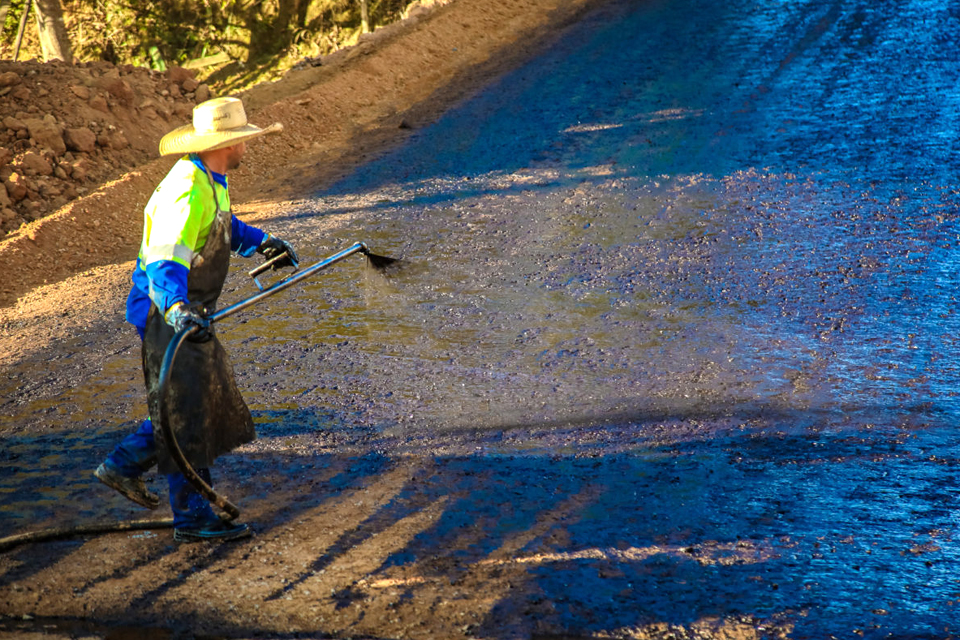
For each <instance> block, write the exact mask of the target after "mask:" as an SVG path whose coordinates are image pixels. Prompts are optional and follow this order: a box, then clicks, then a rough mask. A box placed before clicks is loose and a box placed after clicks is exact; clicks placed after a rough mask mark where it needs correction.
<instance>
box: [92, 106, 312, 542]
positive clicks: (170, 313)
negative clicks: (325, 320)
mask: <svg viewBox="0 0 960 640" xmlns="http://www.w3.org/2000/svg"><path fill="white" fill-rule="evenodd" d="M282 128H283V127H282V126H281V125H280V124H279V123H276V124H274V125H271V126H270V127H267V128H266V129H261V128H260V127H257V126H255V125H252V124H248V123H247V116H246V113H245V111H244V108H243V103H242V102H241V101H240V100H239V99H237V98H214V99H212V100H207V101H206V102H203V103H201V104H199V105H197V106H196V107H194V109H193V121H192V123H191V124H188V125H184V126H182V127H178V128H177V129H174V130H173V131H171V132H170V133H168V134H167V135H165V136H164V137H163V138H162V139H161V140H160V154H161V155H164V156H166V155H174V154H175V155H179V156H181V157H180V158H179V159H178V161H177V162H176V164H174V165H173V168H171V169H170V172H169V173H168V174H167V175H166V177H165V178H164V179H163V181H162V182H161V183H160V184H159V186H158V187H157V188H156V190H155V191H154V192H153V195H152V196H151V198H150V200H149V202H148V203H147V206H146V208H145V209H144V225H143V241H142V243H141V245H140V254H139V256H138V258H137V263H136V266H135V268H134V271H133V278H132V279H133V287H132V288H131V290H130V294H129V296H128V298H127V313H126V317H127V321H128V322H130V323H131V324H132V325H133V326H134V327H136V329H137V332H138V333H139V334H140V339H141V341H142V359H143V373H144V380H145V383H146V387H147V399H148V408H149V413H150V416H151V417H152V418H153V420H150V419H148V420H146V421H145V422H143V424H141V425H140V428H139V429H138V430H137V431H136V432H135V433H133V434H130V435H129V436H127V437H126V438H125V439H123V441H121V442H120V443H119V444H118V445H117V446H116V448H115V449H114V450H113V451H112V452H111V453H110V455H109V456H107V459H106V460H105V461H104V462H103V464H101V465H100V466H99V467H98V468H97V470H96V471H95V472H94V475H95V476H96V477H97V478H98V479H99V480H100V481H101V482H103V483H104V484H106V485H107V486H109V487H111V488H113V489H115V490H117V491H119V492H120V493H121V494H123V495H124V496H126V497H127V498H129V499H130V500H132V501H134V502H136V503H137V504H139V505H142V506H144V507H147V508H149V509H156V508H157V507H158V506H159V504H160V498H159V497H158V496H157V495H156V494H154V493H152V492H151V491H150V490H149V489H148V488H147V486H146V483H144V481H143V478H142V476H143V474H144V472H146V471H147V470H149V469H150V468H151V467H153V465H154V464H156V465H158V468H159V471H160V472H161V473H163V474H166V476H167V482H168V486H169V491H170V506H171V508H172V510H173V526H174V535H173V537H174V540H176V541H177V542H192V541H198V540H214V541H222V540H235V539H238V538H243V537H246V536H249V535H250V534H251V530H250V527H249V525H247V524H244V523H238V522H229V521H226V520H222V519H221V518H220V517H218V516H217V515H216V514H215V513H214V511H213V509H212V508H211V506H210V504H209V502H208V501H207V500H206V499H205V498H204V497H203V495H202V494H201V493H199V491H197V489H196V488H195V487H194V486H193V485H192V484H191V483H190V482H189V481H188V480H187V479H186V477H185V476H184V475H183V474H182V473H181V472H180V470H179V468H178V467H177V465H176V463H175V462H174V461H173V459H172V458H171V456H170V454H169V451H168V447H167V443H165V442H164V441H163V431H162V430H160V429H157V430H154V424H155V423H156V424H159V422H157V421H158V420H159V418H160V394H159V391H160V389H159V388H158V386H159V385H158V380H159V374H160V366H161V363H162V361H163V356H164V352H165V351H166V349H167V345H168V344H169V342H170V341H171V339H172V338H173V336H174V334H175V333H177V332H179V331H181V330H183V329H188V328H191V327H193V328H194V329H195V332H194V333H193V334H192V335H191V336H190V337H189V338H188V340H187V342H185V343H184V344H183V346H182V347H181V348H180V350H179V351H178V353H177V358H176V360H175V364H174V366H173V369H172V372H171V378H170V382H169V385H168V386H169V390H168V392H167V394H166V395H167V398H168V401H167V405H166V414H167V416H168V419H169V422H170V427H171V429H172V431H173V433H174V436H175V437H176V439H177V443H178V444H179V445H180V448H181V449H182V450H183V453H184V455H185V457H186V459H187V461H188V462H189V463H190V465H191V466H192V467H193V468H194V469H195V470H196V471H197V473H198V475H199V476H200V477H201V478H202V479H203V480H204V481H205V482H206V483H207V484H208V485H211V486H212V482H211V476H210V467H211V466H212V464H213V461H214V460H215V459H216V458H217V456H219V455H221V454H224V453H226V452H228V451H231V450H232V449H234V448H236V447H238V446H239V445H241V444H243V443H245V442H250V441H251V440H253V439H254V438H255V437H256V434H255V432H254V427H253V419H252V418H251V416H250V411H249V409H248V408H247V405H246V404H245V403H244V401H243V398H242V397H241V396H240V392H239V391H238V390H237V386H236V383H235V381H234V377H233V370H232V369H231V367H230V364H229V362H228V361H227V357H226V353H225V352H224V349H223V347H222V346H221V344H220V342H219V341H218V340H217V337H216V334H215V332H214V328H213V325H212V324H210V322H209V320H208V319H207V317H208V316H209V315H210V314H212V313H213V311H214V310H215V308H216V304H217V298H218V297H219V295H220V291H221V289H222V287H223V282H224V279H225V278H226V276H227V271H228V267H229V264H230V252H231V251H233V252H235V253H237V254H239V255H240V256H243V257H250V256H252V255H253V254H254V253H255V252H259V253H260V254H262V255H263V256H264V257H265V258H266V259H268V260H270V259H273V258H279V259H278V261H277V263H275V266H277V267H279V266H287V265H293V266H296V264H297V255H296V252H295V251H294V249H293V247H292V246H291V245H290V243H288V242H286V241H284V240H281V239H279V238H277V237H275V236H273V235H270V234H267V233H264V232H263V231H261V230H260V229H258V228H256V227H253V226H251V225H247V224H244V223H243V222H241V221H240V220H239V219H237V218H236V217H235V216H233V215H232V214H231V213H230V196H229V193H228V184H227V172H228V171H232V170H234V169H236V168H237V167H239V166H240V162H241V159H242V158H243V155H244V153H245V152H246V145H247V142H249V141H250V140H252V139H254V138H257V137H259V136H262V135H264V134H268V133H274V132H277V131H280V130H282ZM280 256H283V257H282V258H281V257H280Z"/></svg>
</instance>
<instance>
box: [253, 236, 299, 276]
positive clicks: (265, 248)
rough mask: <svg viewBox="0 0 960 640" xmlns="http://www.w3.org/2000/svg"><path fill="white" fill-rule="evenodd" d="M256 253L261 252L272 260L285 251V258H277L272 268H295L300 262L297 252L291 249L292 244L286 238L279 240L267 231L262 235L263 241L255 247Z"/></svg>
mask: <svg viewBox="0 0 960 640" xmlns="http://www.w3.org/2000/svg"><path fill="white" fill-rule="evenodd" d="M257 253H262V254H263V257H264V258H266V259H267V260H273V259H274V258H276V257H277V256H279V255H281V254H283V253H286V254H287V257H286V259H284V260H278V261H277V262H276V263H275V264H274V265H273V268H274V269H279V268H280V267H286V266H291V267H294V268H296V266H297V265H298V264H300V258H298V257H297V252H296V251H294V250H293V245H291V244H290V243H289V242H287V241H286V240H281V239H280V238H278V237H276V236H272V235H270V234H269V233H268V234H267V235H266V236H264V238H263V242H261V243H260V246H259V247H257Z"/></svg>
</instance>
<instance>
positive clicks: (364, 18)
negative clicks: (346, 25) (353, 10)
mask: <svg viewBox="0 0 960 640" xmlns="http://www.w3.org/2000/svg"><path fill="white" fill-rule="evenodd" d="M367 4H368V3H367V0H360V28H361V30H362V32H363V33H370V12H369V10H368V8H367Z"/></svg>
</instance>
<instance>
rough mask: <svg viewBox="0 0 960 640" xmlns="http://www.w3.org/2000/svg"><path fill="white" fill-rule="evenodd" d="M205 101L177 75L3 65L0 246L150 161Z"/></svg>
mask: <svg viewBox="0 0 960 640" xmlns="http://www.w3.org/2000/svg"><path fill="white" fill-rule="evenodd" d="M210 95H211V92H210V88H209V87H208V86H207V85H206V84H201V83H200V82H198V81H197V80H196V78H195V77H194V74H193V73H192V72H191V71H188V70H186V69H181V68H173V69H170V70H169V71H166V72H164V73H159V72H156V71H151V70H149V69H145V68H141V67H134V66H131V65H126V66H122V67H116V66H114V65H112V64H111V63H109V62H97V63H86V64H81V65H67V64H63V63H60V62H53V63H39V62H36V61H30V62H21V63H17V62H0V237H3V236H5V235H6V234H7V233H9V232H11V231H15V230H16V229H19V228H20V227H21V225H23V224H25V223H28V222H32V221H34V220H37V219H40V218H42V217H44V216H46V215H48V214H50V213H51V212H53V211H56V210H57V209H59V208H61V207H63V206H64V205H65V204H67V203H68V202H70V201H71V200H74V199H75V198H77V197H78V196H82V195H84V194H86V193H88V192H89V191H91V189H92V188H93V187H95V186H97V185H100V184H103V183H105V182H108V181H110V180H114V179H116V178H118V177H119V176H121V175H122V174H123V173H125V172H127V171H129V170H130V169H132V168H134V167H136V166H138V165H140V164H143V163H144V162H147V161H149V160H152V159H153V158H155V157H156V148H157V147H156V144H157V140H158V139H159V137H160V136H162V135H163V134H164V133H165V132H166V131H168V130H169V129H171V128H173V126H175V125H176V124H181V123H183V122H185V121H187V120H188V119H189V117H190V114H191V112H192V109H193V105H194V104H195V103H197V102H202V101H203V100H206V99H208V98H209V97H210Z"/></svg>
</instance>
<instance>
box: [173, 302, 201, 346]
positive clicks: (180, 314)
mask: <svg viewBox="0 0 960 640" xmlns="http://www.w3.org/2000/svg"><path fill="white" fill-rule="evenodd" d="M163 319H164V321H165V322H166V323H167V324H168V325H170V326H171V327H173V330H174V331H176V332H177V333H180V332H181V331H183V330H184V329H187V328H189V327H194V326H195V327H197V330H196V331H194V332H193V333H192V334H191V335H190V337H189V338H187V340H190V341H191V342H206V341H207V340H209V339H210V338H212V337H213V332H212V331H211V330H210V320H208V319H207V318H204V317H203V316H202V315H200V312H198V311H197V310H196V309H194V308H192V307H188V306H187V305H185V304H183V303H182V302H176V303H174V305H173V306H172V307H170V308H169V309H167V312H166V313H165V314H164V315H163Z"/></svg>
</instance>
